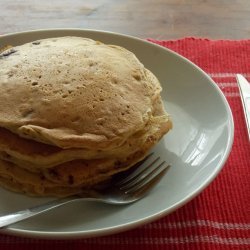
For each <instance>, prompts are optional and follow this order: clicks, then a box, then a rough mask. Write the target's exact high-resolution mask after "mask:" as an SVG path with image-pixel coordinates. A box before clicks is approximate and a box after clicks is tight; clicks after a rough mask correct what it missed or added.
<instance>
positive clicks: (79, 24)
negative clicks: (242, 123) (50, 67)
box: [0, 0, 250, 39]
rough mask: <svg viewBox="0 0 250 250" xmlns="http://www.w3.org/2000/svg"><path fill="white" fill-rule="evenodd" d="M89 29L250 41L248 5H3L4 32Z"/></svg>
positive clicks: (183, 0) (160, 1)
mask: <svg viewBox="0 0 250 250" xmlns="http://www.w3.org/2000/svg"><path fill="white" fill-rule="evenodd" d="M65 27H67V28H71V27H72V28H84V29H99V30H107V31H114V32H119V33H125V34H129V35H133V36H137V37H141V38H155V39H176V38H181V37H185V36H198V37H207V38H212V39H246V38H250V1H249V0H209V1H206V0H141V1H139V0H96V1H94V0H87V1H84V0H49V1H48V0H42V1H38V0H0V33H1V34H4V33H11V32H16V31H23V30H31V29H44V28H65Z"/></svg>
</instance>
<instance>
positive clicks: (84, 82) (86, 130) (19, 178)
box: [0, 37, 172, 196]
mask: <svg viewBox="0 0 250 250" xmlns="http://www.w3.org/2000/svg"><path fill="white" fill-rule="evenodd" d="M0 63H1V67H0V95H1V98H0V185H2V186H3V187H6V188H7V189H10V190H14V191H17V192H23V193H25V194H28V195H38V196H48V195H53V196H65V195H69V194H75V193H79V192H82V191H84V190H89V189H93V188H95V187H96V186H97V185H99V184H100V183H102V182H104V181H107V180H109V179H110V178H111V177H112V176H113V175H115V174H116V173H119V172H121V171H124V170H126V169H128V168H130V167H131V166H133V165H134V164H136V163H137V162H138V161H140V160H141V159H143V158H144V157H145V156H146V155H147V153H148V151H149V150H150V149H151V148H152V147H153V146H154V145H155V144H156V143H157V142H158V141H159V140H160V139H161V137H162V136H163V135H164V134H166V133H167V132H168V131H169V130H170V129H171V128H172V122H171V119H170V117H169V115H168V114H167V113H166V112H165V110H164V107H163V103H162V100H161V97H160V92H161V86H160V83H159V81H158V80H157V78H156V77H155V76H154V75H153V74H152V73H151V72H150V71H149V70H147V69H146V68H145V67H144V66H143V65H142V64H141V63H140V61H139V60H138V59H137V58H136V56H135V55H134V54H133V53H132V52H130V51H128V50H126V49H124V48H121V47H119V46H115V45H106V44H103V43H101V42H97V41H94V40H91V39H87V38H80V37H60V38H49V39H43V40H40V41H35V42H31V43H27V44H24V45H21V46H17V47H8V48H7V49H6V50H5V51H3V52H0Z"/></svg>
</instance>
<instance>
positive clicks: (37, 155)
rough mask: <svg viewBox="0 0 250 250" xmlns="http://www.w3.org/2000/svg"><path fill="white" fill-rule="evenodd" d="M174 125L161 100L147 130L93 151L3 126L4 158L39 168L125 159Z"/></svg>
mask: <svg viewBox="0 0 250 250" xmlns="http://www.w3.org/2000/svg"><path fill="white" fill-rule="evenodd" d="M156 119H157V120H156ZM160 120H161V121H160ZM171 126H172V124H171V120H170V118H169V116H168V115H166V114H165V113H164V111H163V109H162V103H161V101H160V100H158V101H157V102H156V103H155V105H154V112H153V116H152V118H151V122H148V124H147V125H146V126H145V128H144V130H143V131H139V132H137V133H136V134H134V135H133V136H132V137H131V138H129V139H128V140H127V141H126V142H125V143H124V144H123V145H121V146H120V147H118V148H115V149H113V150H108V151H107V150H102V151H101V150H95V151H93V150H92V151H90V150H87V149H83V148H80V149H79V148H72V149H61V148H59V147H56V146H52V145H48V144H44V143H39V142H36V141H33V140H28V139H25V138H22V137H19V136H17V135H15V134H13V133H11V132H10V131H8V130H6V129H4V128H0V159H3V160H7V161H11V162H13V163H15V164H17V165H19V166H21V167H23V166H25V167H26V168H30V170H35V169H37V168H51V167H53V166H55V165H58V164H61V163H64V162H67V161H72V160H74V159H85V160H89V159H100V158H119V157H120V158H121V157H124V156H127V155H129V154H132V153H134V152H135V151H136V150H138V148H140V147H142V146H143V144H144V143H145V141H146V140H147V137H148V136H151V135H152V134H154V133H156V132H157V130H160V131H161V133H162V134H164V133H166V132H167V131H168V130H169V129H170V128H171Z"/></svg>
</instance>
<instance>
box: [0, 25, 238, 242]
mask: <svg viewBox="0 0 250 250" xmlns="http://www.w3.org/2000/svg"><path fill="white" fill-rule="evenodd" d="M66 35H73V36H83V37H89V38H93V39H96V40H99V41H103V42H105V43H110V44H116V45H121V46H124V47H126V48H127V49H129V50H131V51H133V52H134V53H135V54H136V55H137V57H138V58H139V59H140V60H141V61H142V62H143V63H144V65H145V66H146V67H147V68H149V69H150V70H152V71H153V72H154V74H155V75H156V76H157V77H158V78H159V80H160V82H161V84H162V86H163V92H162V97H163V99H164V102H165V105H166V109H167V111H168V112H169V113H170V114H171V115H172V118H173V123H174V129H173V130H172V131H171V132H170V133H169V134H168V135H167V136H166V137H164V138H163V139H162V140H161V142H160V143H159V144H158V145H157V146H156V147H155V148H154V151H155V152H156V154H159V155H160V156H161V158H162V159H165V160H166V161H167V162H169V163H170V164H171V165H172V167H171V169H170V171H169V172H168V174H167V175H166V176H165V177H164V179H163V180H162V181H161V182H160V183H159V185H158V186H157V187H156V188H155V189H154V190H153V191H152V192H151V193H150V194H149V195H148V196H146V197H145V198H144V199H142V200H140V201H139V202H137V203H134V204H132V205H129V206H111V205H105V204H97V203H90V202H88V203H85V202H77V203H74V204H70V205H68V206H64V207H62V208H58V209H56V210H53V211H50V212H48V213H46V214H42V215H40V216H37V217H34V218H32V219H29V220H27V221H24V222H20V223H18V224H16V225H12V226H11V227H9V228H8V229H5V230H2V232H5V233H8V234H14V235H22V236H29V237H40V238H80V237H90V236H100V235H107V234H111V233H116V232H120V231H124V230H128V229H131V228H134V227H137V226H139V225H142V224H145V223H148V222H150V221H153V220H155V219H158V218H160V217H162V216H164V215H167V214H169V213H170V212H172V211H174V210H176V209H177V208H179V207H180V206H182V205H184V204H185V203H187V202H188V201H190V200H191V199H192V198H194V197H195V196H196V195H197V194H198V193H200V192H201V191H202V190H203V189H204V188H205V187H207V185H208V184H209V183H210V182H211V181H212V180H213V179H214V178H215V177H216V175H217V174H218V173H219V171H220V170H221V168H222V166H223V165H224V163H225V161H226V159H227V157H228V155H229V152H230V150H231V146H232V142H233V133H234V125H233V119H232V114H231V111H230V108H229V105H228V103H227V101H226V99H225V97H224V96H223V94H222V92H221V91H220V90H219V88H218V87H217V86H216V85H215V83H214V82H213V81H212V80H211V79H210V78H209V77H208V75H206V74H205V73H204V72H203V71H202V70H201V69H200V68H198V67H197V66H195V65H194V64H193V63H191V62H190V61H188V60H187V59H185V58H183V57H181V56H179V55H178V54H176V53H174V52H172V51H170V50H167V49H164V48H162V47H160V46H158V45H154V44H151V43H148V42H146V41H144V40H140V39H137V38H133V37H129V36H125V35H120V34H114V33H108V32H102V31H91V30H78V29H66V30H65V29H60V30H40V31H32V32H23V33H16V34H10V35H6V36H2V37H0V44H1V46H3V45H5V44H11V45H19V44H22V43H24V42H29V41H33V40H36V39H41V38H46V37H56V36H66ZM46 200H47V199H41V198H29V197H26V196H24V195H19V194H15V193H11V192H8V191H6V190H3V189H0V214H5V213H9V212H12V211H16V210H19V209H24V208H27V207H30V206H33V205H36V204H39V203H43V202H45V201H46Z"/></svg>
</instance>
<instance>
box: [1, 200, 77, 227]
mask: <svg viewBox="0 0 250 250" xmlns="http://www.w3.org/2000/svg"><path fill="white" fill-rule="evenodd" d="M77 199H79V197H77V196H69V197H66V198H61V199H57V200H52V201H49V202H47V203H45V204H42V205H38V206H34V207H31V208H28V209H24V210H20V211H18V212H14V213H11V214H7V215H3V216H0V228H3V227H6V226H8V225H11V224H14V223H16V222H18V221H22V220H25V219H28V218H30V217H33V216H35V215H38V214H41V213H44V212H46V211H48V210H51V209H53V208H56V207H60V206H62V205H64V204H66V203H69V202H71V201H74V200H77Z"/></svg>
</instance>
